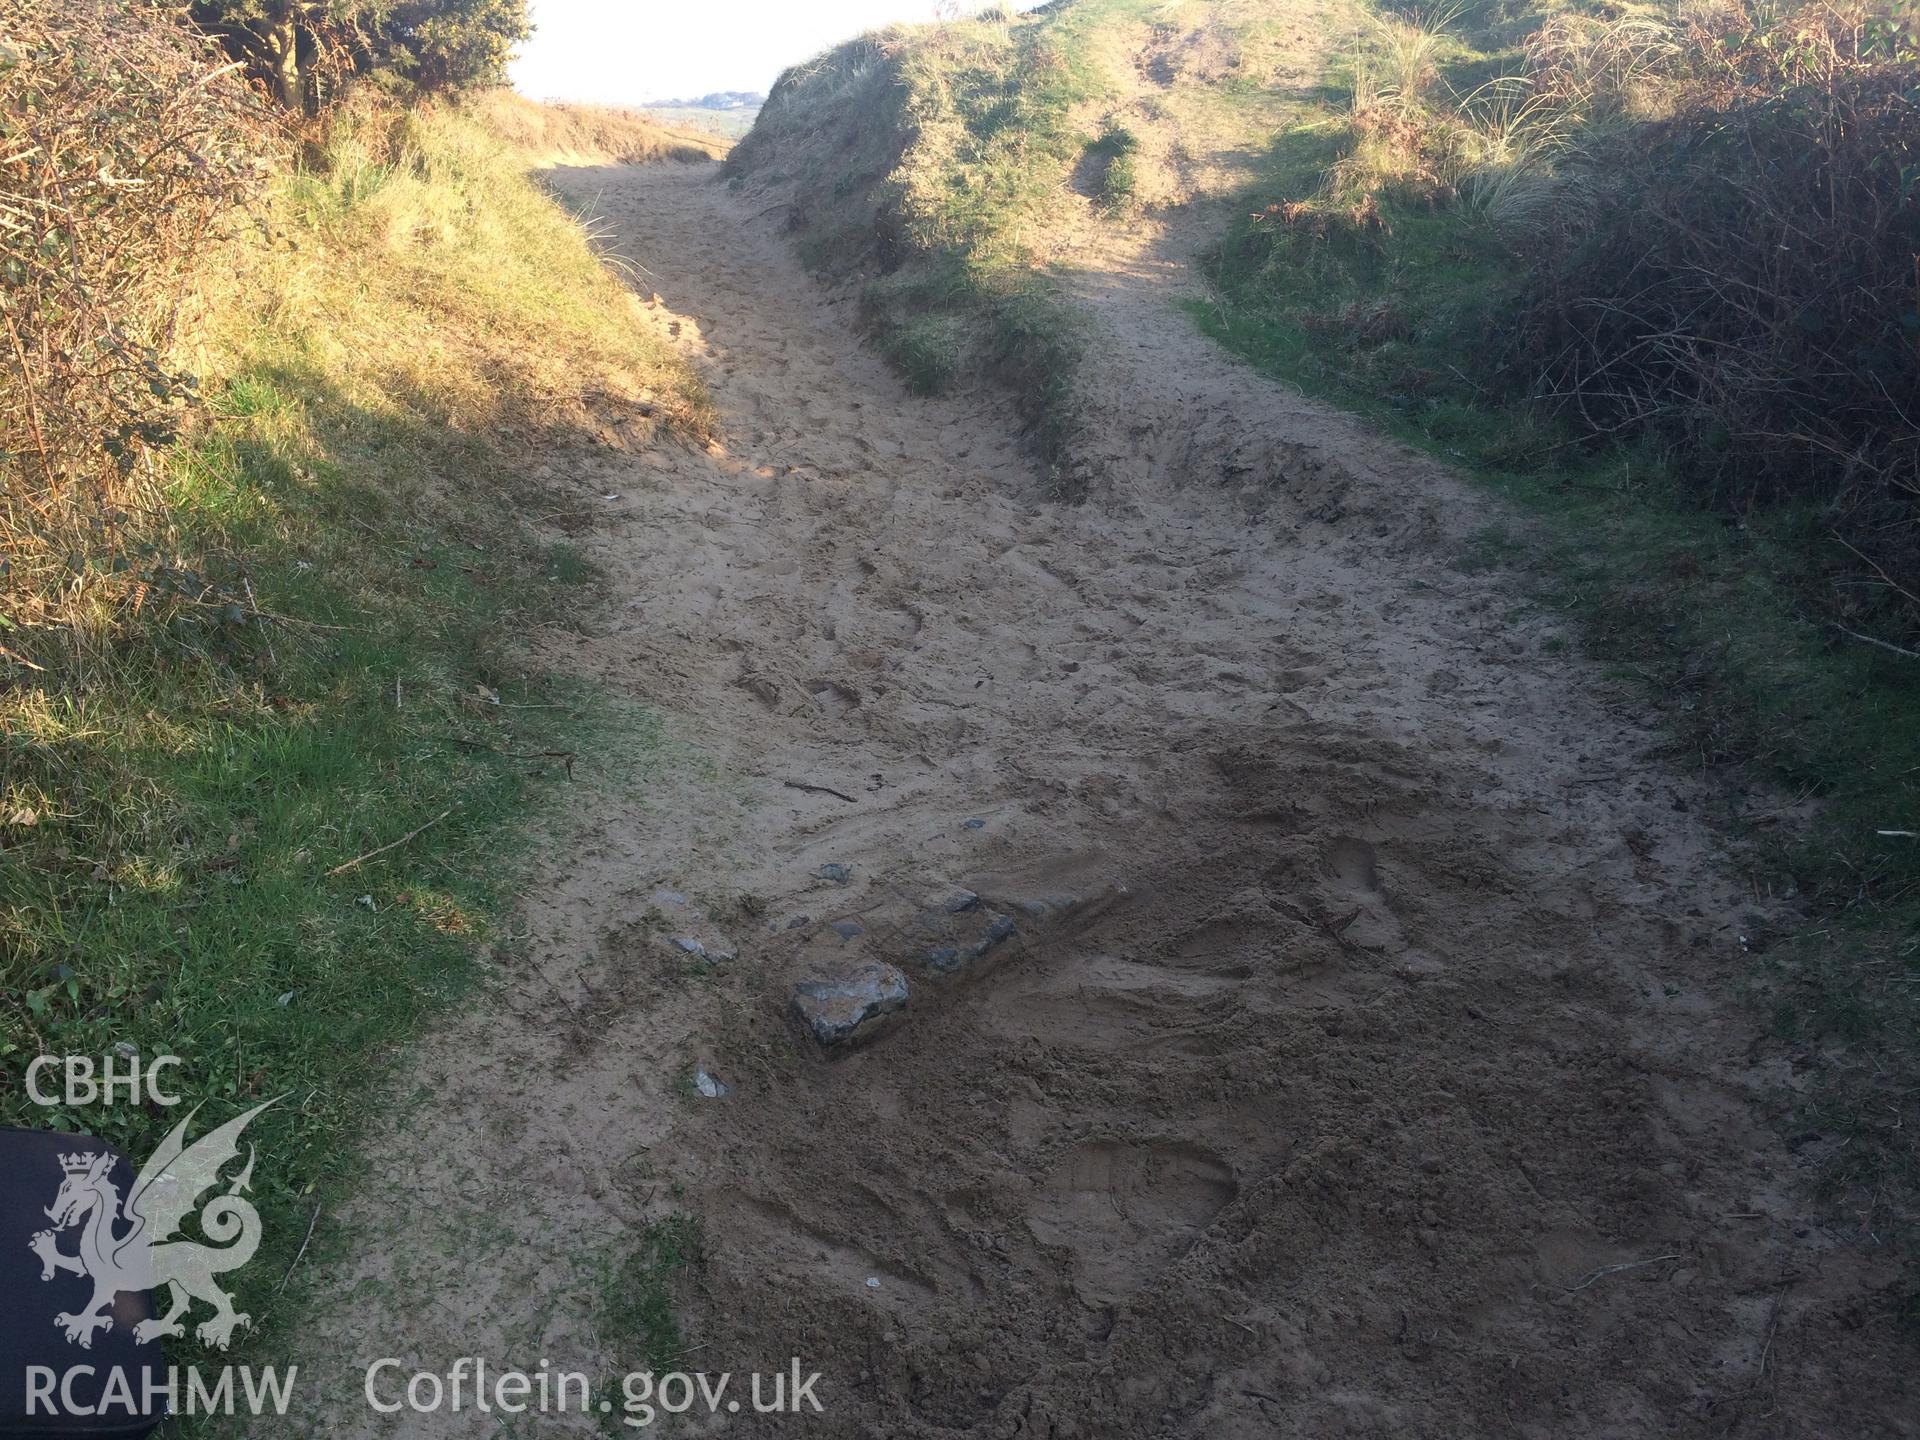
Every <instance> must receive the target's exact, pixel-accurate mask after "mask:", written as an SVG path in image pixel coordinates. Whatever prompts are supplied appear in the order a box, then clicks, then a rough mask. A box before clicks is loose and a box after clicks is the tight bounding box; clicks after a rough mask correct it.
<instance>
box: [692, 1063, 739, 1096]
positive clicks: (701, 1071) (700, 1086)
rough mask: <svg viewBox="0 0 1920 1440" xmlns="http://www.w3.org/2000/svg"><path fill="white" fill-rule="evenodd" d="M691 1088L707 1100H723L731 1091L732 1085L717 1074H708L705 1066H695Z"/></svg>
mask: <svg viewBox="0 0 1920 1440" xmlns="http://www.w3.org/2000/svg"><path fill="white" fill-rule="evenodd" d="M693 1088H694V1089H696V1090H698V1091H699V1092H700V1093H701V1094H702V1095H704V1096H706V1097H707V1099H709V1100H724V1099H726V1098H727V1096H729V1095H731V1094H732V1093H733V1087H732V1086H731V1085H729V1084H727V1082H726V1081H724V1080H722V1079H720V1078H719V1077H718V1076H717V1075H713V1074H710V1073H709V1072H708V1071H707V1069H706V1067H705V1066H696V1067H695V1069H694V1072H693Z"/></svg>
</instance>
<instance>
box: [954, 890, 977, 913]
mask: <svg viewBox="0 0 1920 1440" xmlns="http://www.w3.org/2000/svg"><path fill="white" fill-rule="evenodd" d="M979 903H980V897H979V896H978V895H976V894H974V893H973V891H971V890H956V891H954V892H953V894H952V896H951V897H949V898H948V900H947V904H946V911H947V914H949V915H958V914H960V912H961V911H963V910H971V909H973V907H974V906H976V905H978V904H979Z"/></svg>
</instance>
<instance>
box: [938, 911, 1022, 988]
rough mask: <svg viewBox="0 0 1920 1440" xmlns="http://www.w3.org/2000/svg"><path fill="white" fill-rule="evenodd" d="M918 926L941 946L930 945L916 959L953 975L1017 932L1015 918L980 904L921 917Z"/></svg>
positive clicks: (944, 973)
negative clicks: (930, 933)
mask: <svg viewBox="0 0 1920 1440" xmlns="http://www.w3.org/2000/svg"><path fill="white" fill-rule="evenodd" d="M918 923H919V925H920V927H921V928H922V929H923V930H927V931H931V932H933V933H934V934H935V935H938V936H939V937H940V940H941V942H942V943H940V944H936V945H930V946H928V947H927V948H926V949H925V950H922V951H920V952H919V954H918V955H916V956H915V957H914V958H915V959H917V960H918V961H919V963H920V964H922V965H924V966H926V967H927V968H928V969H930V970H937V971H939V972H940V973H941V974H943V975H951V974H952V973H953V972H954V971H956V970H959V969H961V968H963V967H964V966H967V965H970V964H972V963H973V962H974V961H976V960H979V959H982V958H983V957H984V956H985V955H986V954H987V952H988V951H990V950H992V949H994V948H995V947H996V946H998V945H1000V944H1001V943H1003V942H1004V941H1007V940H1010V939H1012V938H1013V937H1014V935H1015V934H1017V933H1018V927H1017V926H1016V925H1015V924H1014V922H1013V917H1012V916H1010V915H1002V914H1000V913H999V912H998V911H996V910H988V909H985V908H984V907H981V906H980V905H978V904H977V903H976V904H975V905H974V906H973V907H972V908H970V909H968V910H963V911H959V912H949V913H947V914H933V913H931V912H930V913H928V914H924V915H921V916H920V917H919V919H918Z"/></svg>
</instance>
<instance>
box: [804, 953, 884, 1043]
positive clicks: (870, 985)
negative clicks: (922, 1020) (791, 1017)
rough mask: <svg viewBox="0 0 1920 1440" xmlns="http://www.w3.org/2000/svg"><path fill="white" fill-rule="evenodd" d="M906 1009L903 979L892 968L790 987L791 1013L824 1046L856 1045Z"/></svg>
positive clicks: (881, 966)
mask: <svg viewBox="0 0 1920 1440" xmlns="http://www.w3.org/2000/svg"><path fill="white" fill-rule="evenodd" d="M906 1008H907V977H906V976H905V974H903V973H902V972H901V971H900V969H899V967H898V966H894V965H884V964H872V965H862V966H861V967H860V968H859V969H857V970H853V971H849V972H848V973H847V974H845V975H840V976H833V977H827V978H823V979H819V980H803V981H801V982H800V983H799V984H798V985H795V986H794V987H793V1011H794V1014H796V1015H797V1016H799V1017H800V1021H801V1023H802V1024H804V1025H805V1026H806V1027H807V1028H808V1029H809V1030H810V1031H812V1032H813V1037H814V1038H815V1039H816V1040H818V1041H819V1042H820V1043H821V1044H822V1045H827V1046H840V1045H851V1044H856V1043H858V1042H859V1041H861V1040H864V1039H866V1038H868V1037H869V1036H870V1035H872V1034H873V1032H875V1031H876V1030H878V1029H880V1028H881V1027H882V1026H883V1025H884V1024H885V1023H886V1020H887V1017H888V1016H890V1015H893V1014H895V1013H897V1012H898V1011H901V1010H904V1009H906Z"/></svg>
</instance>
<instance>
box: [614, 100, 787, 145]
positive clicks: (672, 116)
mask: <svg viewBox="0 0 1920 1440" xmlns="http://www.w3.org/2000/svg"><path fill="white" fill-rule="evenodd" d="M636 108H638V110H639V112H640V113H641V114H642V115H651V116H652V117H653V118H654V119H656V120H658V121H659V122H660V123H661V124H663V125H669V126H673V127H676V128H679V129H695V130H711V131H713V132H714V133H715V134H716V135H724V136H725V137H726V138H727V139H729V140H738V139H739V138H740V137H741V136H742V135H744V134H746V133H747V131H749V130H751V129H752V128H753V122H754V118H755V117H756V116H757V115H759V113H760V107H759V106H757V105H745V106H741V107H740V108H739V109H736V110H715V109H712V108H710V107H708V106H705V105H641V106H638V107H636Z"/></svg>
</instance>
